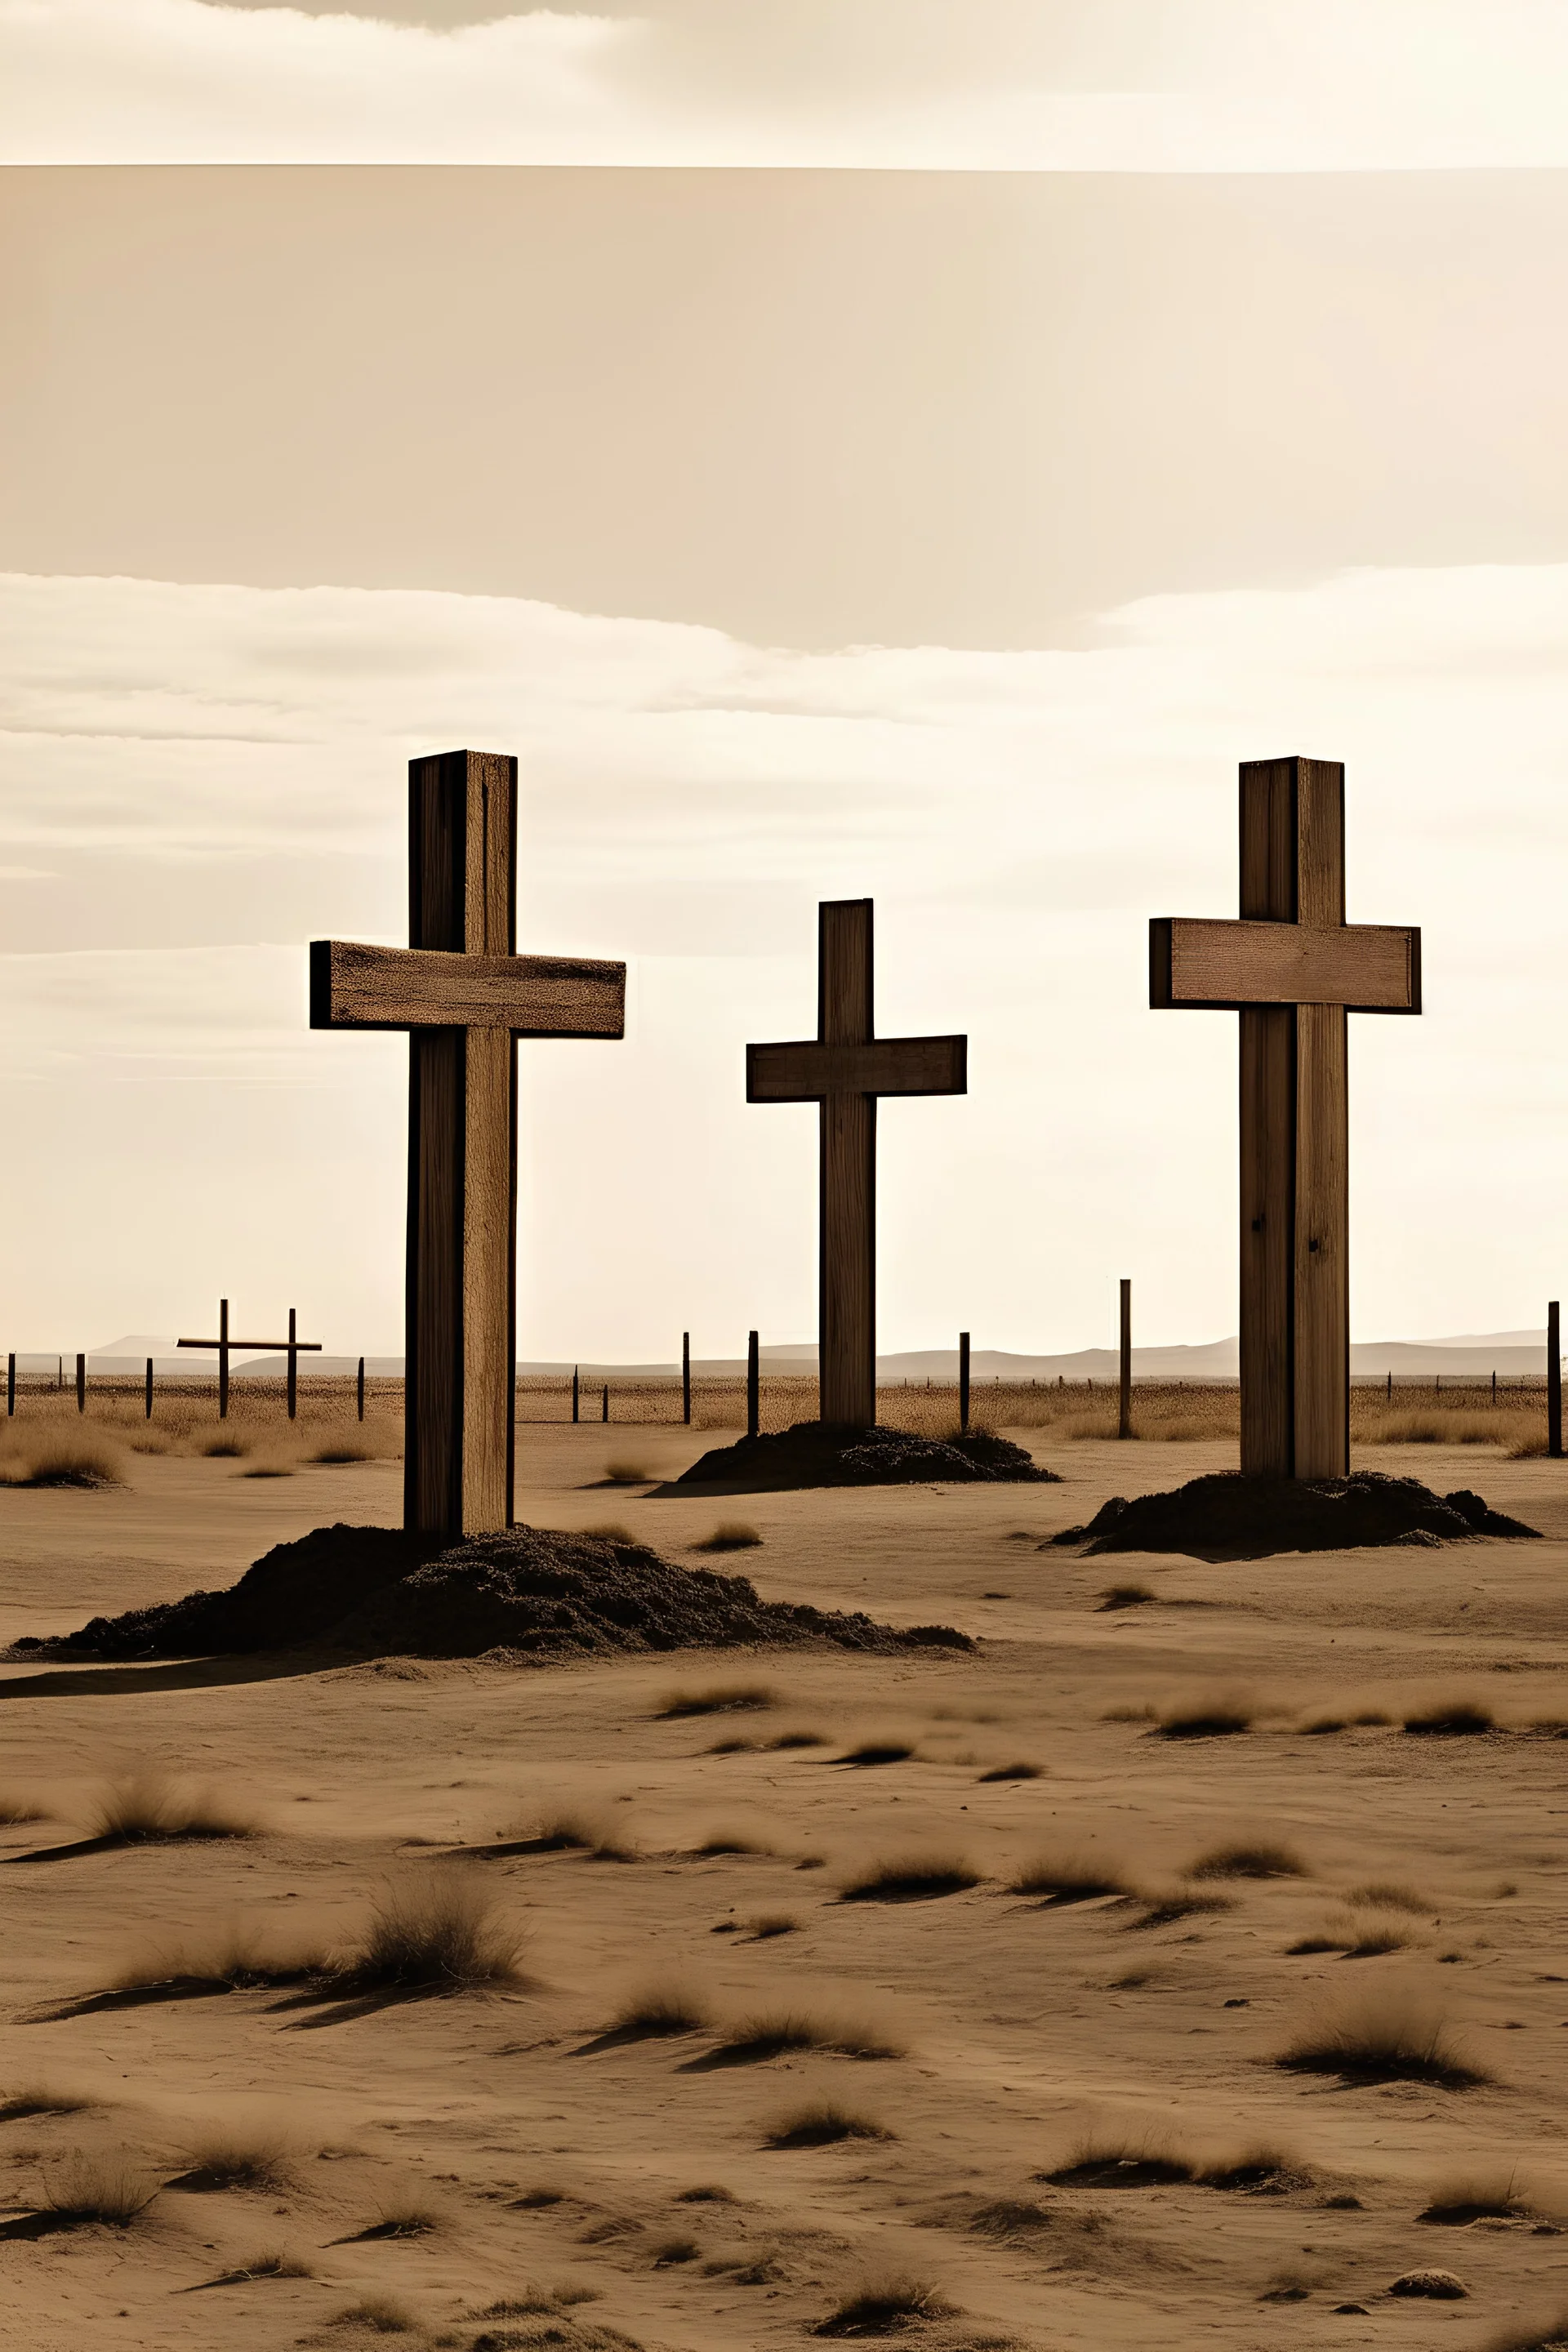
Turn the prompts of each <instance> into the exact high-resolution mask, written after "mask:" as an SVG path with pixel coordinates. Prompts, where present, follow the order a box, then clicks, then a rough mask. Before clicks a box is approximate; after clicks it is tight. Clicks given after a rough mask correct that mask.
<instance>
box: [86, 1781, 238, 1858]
mask: <svg viewBox="0 0 1568 2352" xmlns="http://www.w3.org/2000/svg"><path fill="white" fill-rule="evenodd" d="M85 1826H86V1828H87V1832H88V1834H89V1837H98V1838H111V1839H113V1840H114V1841H115V1842H116V1843H119V1844H122V1845H142V1844H147V1845H156V1844H165V1843H169V1842H170V1841H172V1840H174V1839H177V1838H247V1837H254V1836H255V1835H256V1834H257V1822H256V1820H255V1817H254V1815H252V1814H251V1813H249V1812H248V1811H247V1810H246V1809H245V1808H244V1807H242V1806H239V1805H237V1804H235V1803H234V1802H233V1801H230V1800H228V1799H226V1798H224V1797H221V1796H218V1795H216V1793H215V1792H214V1791H213V1790H208V1789H198V1790H189V1789H182V1788H180V1787H179V1786H178V1785H177V1784H176V1783H175V1782H174V1781H173V1780H169V1779H168V1778H167V1777H166V1776H165V1775H164V1774H163V1773H162V1772H153V1771H149V1772H133V1773H128V1774H126V1775H124V1776H123V1777H121V1779H119V1780H106V1781H105V1782H104V1783H103V1785H102V1787H101V1788H100V1790H99V1791H98V1793H97V1795H96V1796H95V1798H94V1799H93V1801H92V1804H91V1807H90V1809H89V1812H88V1815H87V1817H86V1822H85Z"/></svg>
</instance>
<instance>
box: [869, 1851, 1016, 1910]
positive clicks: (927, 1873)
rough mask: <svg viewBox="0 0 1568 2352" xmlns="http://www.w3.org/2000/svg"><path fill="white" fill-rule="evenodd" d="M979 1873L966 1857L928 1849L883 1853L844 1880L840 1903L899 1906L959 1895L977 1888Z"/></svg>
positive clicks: (965, 1855) (960, 1854) (961, 1854)
mask: <svg viewBox="0 0 1568 2352" xmlns="http://www.w3.org/2000/svg"><path fill="white" fill-rule="evenodd" d="M980 1879H981V1873H980V1872H979V1871H978V1870H976V1869H975V1867H974V1865H973V1863H972V1862H971V1861H970V1859H969V1857H968V1856H967V1854H963V1853H953V1852H949V1851H947V1850H945V1849H941V1848H937V1847H931V1848H930V1849H929V1850H924V1851H913V1850H911V1851H910V1852H908V1853H894V1854H886V1855H884V1856H883V1857H882V1858H881V1859H880V1860H879V1861H876V1862H868V1863H865V1864H862V1865H861V1867H860V1868H859V1869H858V1870H857V1871H856V1872H854V1873H853V1874H852V1875H851V1876H850V1877H848V1878H847V1879H846V1880H845V1881H844V1884H843V1885H841V1886H840V1888H839V1890H838V1899H839V1901H840V1902H841V1903H898V1902H910V1901H913V1900H915V1899H917V1898H920V1897H922V1896H928V1895H962V1894H963V1893H964V1892H965V1891H966V1889H968V1888H969V1887H971V1886H978V1885H979V1884H980Z"/></svg>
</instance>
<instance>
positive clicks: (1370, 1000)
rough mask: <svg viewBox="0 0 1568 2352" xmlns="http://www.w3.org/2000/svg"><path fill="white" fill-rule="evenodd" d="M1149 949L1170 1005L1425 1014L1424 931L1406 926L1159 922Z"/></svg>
mask: <svg viewBox="0 0 1568 2352" xmlns="http://www.w3.org/2000/svg"><path fill="white" fill-rule="evenodd" d="M1156 928H1157V929H1158V930H1159V932H1160V933H1161V934H1162V935H1163V936H1162V940H1161V942H1160V943H1159V944H1158V945H1156V944H1154V941H1153V935H1152V934H1151V952H1152V958H1153V960H1154V962H1155V963H1156V964H1157V966H1158V969H1159V971H1160V972H1161V974H1162V975H1163V994H1160V995H1152V1001H1153V1003H1155V1004H1156V1005H1158V1006H1160V1007H1161V1008H1162V1009H1164V1008H1167V1007H1169V1008H1180V1007H1194V1008H1200V1009H1205V1010H1209V1011H1219V1012H1226V1011H1228V1012H1239V1011H1240V1010H1241V1007H1242V1006H1243V1005H1244V1004H1322V1005H1340V1006H1342V1007H1344V1008H1345V1009H1347V1010H1348V1011H1350V1012H1352V1013H1419V1012H1420V1010H1421V1000H1420V964H1419V951H1418V944H1417V942H1418V940H1419V934H1418V933H1417V932H1415V931H1414V930H1411V929H1408V928H1406V927H1405V926H1402V925H1394V924H1376V923H1356V924H1353V925H1340V926H1338V927H1325V928H1323V929H1313V928H1311V927H1310V926H1309V925H1308V924H1306V923H1290V922H1224V921H1220V922H1211V921H1205V920H1202V919H1196V920H1194V919H1186V918H1183V917H1174V918H1171V919H1159V920H1157V924H1156Z"/></svg>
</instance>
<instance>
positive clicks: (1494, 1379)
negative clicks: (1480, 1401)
mask: <svg viewBox="0 0 1568 2352" xmlns="http://www.w3.org/2000/svg"><path fill="white" fill-rule="evenodd" d="M1492 1402H1493V1404H1496V1402H1497V1366H1496V1365H1495V1364H1494V1365H1493V1366H1492Z"/></svg>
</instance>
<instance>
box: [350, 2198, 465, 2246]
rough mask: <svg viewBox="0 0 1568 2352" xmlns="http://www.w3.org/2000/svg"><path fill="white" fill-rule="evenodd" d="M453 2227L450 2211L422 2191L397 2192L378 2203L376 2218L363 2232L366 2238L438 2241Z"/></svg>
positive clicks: (361, 2234) (363, 2236)
mask: <svg viewBox="0 0 1568 2352" xmlns="http://www.w3.org/2000/svg"><path fill="white" fill-rule="evenodd" d="M450 2226H451V2216H450V2215H449V2214H448V2212H447V2208H446V2207H445V2206H444V2205H442V2204H440V2203H438V2202H437V2200H436V2199H435V2198H433V2197H427V2196H426V2194H425V2193H424V2192H423V2190H421V2189H394V2190H393V2191H392V2192H391V2193H390V2194H389V2195H387V2196H385V2197H383V2198H381V2199H380V2200H378V2201H377V2205H376V2211H375V2219H374V2221H372V2222H371V2223H370V2225H369V2226H368V2228H366V2229H363V2230H362V2231H360V2232H359V2235H360V2237H361V2238H362V2239H365V2238H434V2237H437V2236H439V2234H440V2233H441V2231H443V2230H446V2229H448V2228H450Z"/></svg>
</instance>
